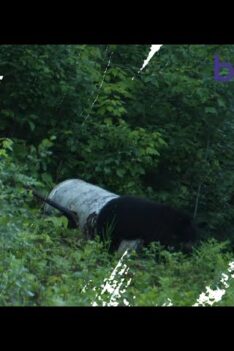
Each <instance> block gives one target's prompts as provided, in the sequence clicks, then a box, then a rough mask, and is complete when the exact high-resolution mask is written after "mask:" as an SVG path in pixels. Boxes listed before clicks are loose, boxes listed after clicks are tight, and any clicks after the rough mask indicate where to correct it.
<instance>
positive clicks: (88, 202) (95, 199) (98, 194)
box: [45, 179, 119, 238]
mask: <svg viewBox="0 0 234 351" xmlns="http://www.w3.org/2000/svg"><path fill="white" fill-rule="evenodd" d="M48 197H49V198H50V199H52V200H53V201H55V202H57V203H58V204H60V205H62V206H64V207H66V208H67V209H69V210H71V211H73V212H75V213H76V214H77V215H78V218H79V228H80V229H81V231H82V232H85V234H87V237H88V238H90V237H91V235H90V233H89V232H90V230H91V229H90V226H91V227H92V228H93V227H94V225H95V224H94V223H93V221H95V220H96V218H97V215H98V213H99V212H100V210H101V209H102V208H103V206H104V205H106V204H107V202H109V201H110V200H112V199H114V198H117V197H119V195H117V194H114V193H111V192H110V191H107V190H105V189H102V188H100V187H98V186H96V185H92V184H90V183H87V182H85V181H83V180H81V179H69V180H65V181H64V182H62V183H59V184H58V185H57V186H56V187H55V188H54V189H53V190H52V191H51V193H50V194H49V196H48ZM53 211H55V210H54V209H53V207H51V206H50V205H48V204H46V205H45V212H46V213H48V214H49V213H52V212H53Z"/></svg>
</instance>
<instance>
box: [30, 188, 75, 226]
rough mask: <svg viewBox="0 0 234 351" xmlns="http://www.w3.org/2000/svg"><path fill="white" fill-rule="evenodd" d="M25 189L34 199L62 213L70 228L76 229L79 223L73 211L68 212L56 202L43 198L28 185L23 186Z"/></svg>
mask: <svg viewBox="0 0 234 351" xmlns="http://www.w3.org/2000/svg"><path fill="white" fill-rule="evenodd" d="M25 188H26V189H27V190H31V191H32V193H33V195H34V196H35V197H37V198H38V199H40V200H42V201H43V202H46V203H47V204H49V205H50V206H52V207H54V208H56V209H57V210H59V211H60V212H62V213H63V214H64V215H65V216H66V217H67V219H68V220H69V221H70V224H71V227H72V228H77V227H78V226H79V221H78V218H77V214H76V213H74V212H73V211H71V210H69V209H68V208H66V207H63V206H61V205H59V204H58V203H57V202H55V201H53V200H51V199H49V198H48V197H45V196H43V195H41V194H39V193H38V192H37V191H36V190H34V189H33V188H32V187H31V186H29V185H25Z"/></svg>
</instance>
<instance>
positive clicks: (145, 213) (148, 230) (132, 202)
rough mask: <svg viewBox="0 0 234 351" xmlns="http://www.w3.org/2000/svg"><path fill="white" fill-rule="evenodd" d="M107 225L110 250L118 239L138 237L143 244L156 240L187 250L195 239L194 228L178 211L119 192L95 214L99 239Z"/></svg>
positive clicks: (116, 246) (168, 245)
mask: <svg viewBox="0 0 234 351" xmlns="http://www.w3.org/2000/svg"><path fill="white" fill-rule="evenodd" d="M108 228H110V235H111V245H110V251H111V252H113V251H115V250H117V249H118V247H119V245H120V243H121V241H122V240H135V239H142V240H143V244H144V245H148V244H149V243H151V242H153V241H158V242H159V243H160V244H161V245H164V246H166V247H174V248H175V249H181V250H182V251H185V252H188V251H190V249H191V248H192V245H193V244H194V243H195V241H196V228H195V225H194V224H193V222H192V220H191V218H190V217H189V216H188V215H187V214H185V213H183V212H182V211H180V210H178V209H175V208H172V207H170V206H167V205H163V204H157V203H155V202H153V201H150V200H147V199H143V198H138V197H132V196H120V197H118V198H116V199H113V200H111V201H109V202H108V203H107V204H106V205H105V206H104V207H103V208H102V209H101V211H100V213H99V215H98V218H97V233H98V235H100V236H101V238H102V239H105V237H106V231H107V230H108Z"/></svg>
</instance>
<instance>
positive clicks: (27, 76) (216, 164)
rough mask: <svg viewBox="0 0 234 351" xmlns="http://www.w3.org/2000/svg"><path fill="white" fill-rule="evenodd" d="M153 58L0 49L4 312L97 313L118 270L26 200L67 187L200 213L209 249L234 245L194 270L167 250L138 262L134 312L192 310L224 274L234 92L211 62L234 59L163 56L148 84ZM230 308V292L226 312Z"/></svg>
mask: <svg viewBox="0 0 234 351" xmlns="http://www.w3.org/2000/svg"><path fill="white" fill-rule="evenodd" d="M148 51H149V46H148V45H130V46H129V45H20V46H19V45H17V46H16V45H3V46H1V47H0V74H1V75H3V76H4V79H3V80H2V81H1V84H0V100H1V106H0V117H1V125H0V206H1V216H0V232H1V236H0V247H1V250H0V261H1V263H2V264H1V267H0V274H1V279H0V286H1V289H0V291H1V292H0V304H2V305H14V304H16V305H43V304H44V305H45V304H46V305H63V304H65V305H72V304H74V305H90V304H91V302H92V301H93V299H95V296H96V293H97V290H95V287H97V286H99V287H100V286H101V285H102V283H103V280H104V279H105V277H106V275H108V274H110V273H111V270H112V269H113V267H114V266H115V264H116V263H117V260H118V257H117V256H116V257H110V256H109V255H108V253H107V247H106V246H105V245H104V246H103V244H101V243H100V242H98V241H90V242H88V243H86V242H84V239H83V238H82V235H81V233H79V232H78V231H72V230H70V229H68V228H67V220H66V219H65V218H64V217H61V218H58V217H49V218H45V217H44V216H43V215H42V214H41V213H40V206H41V205H40V206H38V203H37V202H35V199H33V198H32V194H31V193H30V192H27V191H26V190H25V188H24V186H25V185H26V184H27V185H32V186H34V187H36V188H37V189H38V190H42V191H48V190H49V189H51V188H52V187H53V186H54V184H56V183H58V182H59V181H61V180H64V179H66V178H75V177H78V178H82V179H84V180H87V181H90V182H92V183H94V184H97V185H99V186H103V187H104V188H107V189H109V190H111V191H113V192H116V193H119V194H137V195H143V196H146V197H150V198H152V199H155V200H157V201H159V202H165V203H168V204H171V205H174V206H176V207H180V208H183V209H187V210H188V211H190V213H191V214H192V213H193V211H194V208H195V204H196V203H197V205H198V206H197V213H198V215H197V218H196V220H197V222H198V223H199V222H203V223H205V224H206V226H205V227H204V228H205V229H204V230H203V233H202V237H203V238H204V239H208V238H209V237H211V238H216V239H218V240H226V239H228V240H229V241H228V242H229V244H227V247H226V248H225V247H222V244H221V243H219V242H215V241H208V242H207V243H204V244H202V245H201V247H200V249H199V250H198V251H195V252H194V254H193V255H192V256H191V257H189V258H188V257H184V256H182V255H181V254H179V253H178V254H175V253H172V252H168V251H165V250H163V249H162V248H158V249H157V248H152V249H151V250H153V251H150V252H148V253H145V256H144V258H142V257H141V258H139V257H132V258H129V262H128V263H129V264H130V266H131V269H130V271H129V275H130V277H132V283H131V284H130V286H129V288H128V289H127V291H126V293H125V295H124V296H125V298H126V299H127V300H128V301H129V302H130V304H131V305H144V304H146V305H163V304H164V303H165V302H166V301H168V298H169V299H171V300H172V302H173V304H175V305H191V304H192V303H193V302H195V300H196V298H197V297H198V295H199V293H200V292H201V291H202V290H203V289H204V288H205V286H206V285H209V284H212V282H213V284H216V283H217V282H218V280H219V279H220V274H221V273H222V272H223V271H225V269H226V268H225V267H226V264H227V261H228V260H229V259H230V254H229V250H230V249H231V248H232V247H234V246H233V245H234V221H233V218H234V195H233V194H234V172H233V171H234V161H233V150H234V124H233V112H234V100H233V88H234V82H233V81H230V82H228V83H225V84H224V83H220V82H218V81H216V80H215V79H214V74H213V58H214V55H215V54H218V55H219V57H220V60H221V61H222V60H223V61H229V62H231V63H234V46H233V45H222V46H219V45H164V46H163V47H162V48H161V49H160V51H159V53H158V54H157V55H155V56H154V57H153V59H152V60H151V62H150V64H149V65H148V66H147V67H146V68H145V69H144V70H143V71H142V72H140V73H138V72H139V69H140V67H141V66H142V63H143V60H144V59H145V58H146V56H147V53H148ZM133 77H134V80H133V79H132V78H133ZM154 250H156V253H155V251H154ZM157 250H158V251H157ZM155 254H156V256H157V260H156V261H155ZM97 267H98V268H97ZM86 284H88V285H87V289H86V293H85V294H83V293H81V291H82V289H83V287H84V286H85V285H86ZM134 296H136V297H135V298H134ZM107 298H108V297H107ZM121 301H122V302H121V303H123V300H121ZM228 304H233V282H232V281H230V287H229V288H228V289H227V293H226V294H225V296H224V298H223V300H222V302H221V303H220V305H228Z"/></svg>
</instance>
